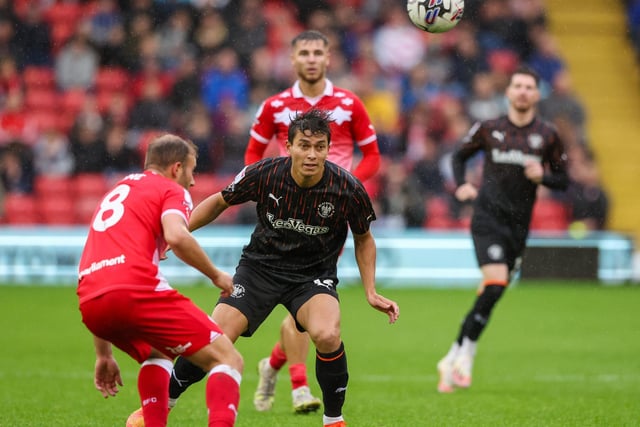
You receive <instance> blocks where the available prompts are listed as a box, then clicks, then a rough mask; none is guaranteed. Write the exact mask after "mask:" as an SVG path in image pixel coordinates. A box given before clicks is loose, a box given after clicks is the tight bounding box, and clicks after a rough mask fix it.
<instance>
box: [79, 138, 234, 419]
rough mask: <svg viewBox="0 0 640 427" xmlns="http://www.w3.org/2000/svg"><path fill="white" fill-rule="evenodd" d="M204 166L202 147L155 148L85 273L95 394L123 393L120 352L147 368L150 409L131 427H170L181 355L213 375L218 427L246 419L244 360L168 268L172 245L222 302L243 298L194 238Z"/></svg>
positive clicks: (100, 233) (144, 387)
mask: <svg viewBox="0 0 640 427" xmlns="http://www.w3.org/2000/svg"><path fill="white" fill-rule="evenodd" d="M195 166H196V148H195V145H193V144H192V143H190V142H188V141H185V140H183V139H181V138H179V137H177V136H174V135H169V134H167V135H163V136H160V137H158V138H157V139H156V140H154V141H153V142H152V143H151V144H150V145H149V148H148V150H147V155H146V160H145V170H144V172H143V173H136V174H131V175H128V176H127V177H125V178H124V179H122V180H121V181H120V182H118V184H117V185H116V186H115V187H114V188H113V189H112V190H111V191H110V192H109V193H107V194H106V195H105V196H104V198H103V199H102V201H101V203H100V206H99V207H98V208H97V209H96V212H95V213H94V215H93V218H92V222H91V224H90V228H89V234H88V237H87V241H86V244H85V247H84V250H83V252H82V257H81V260H80V265H79V279H78V288H77V294H78V297H79V302H80V312H81V313H82V321H83V323H84V324H85V325H86V327H87V328H88V329H89V330H90V331H91V332H92V333H93V335H94V345H95V351H96V365H95V379H94V383H95V386H96V388H97V389H98V390H99V391H100V392H101V393H102V395H103V396H104V397H105V398H106V397H108V396H115V395H116V393H117V392H118V386H122V379H121V376H120V369H119V367H118V364H117V362H116V360H115V359H114V357H113V353H112V346H116V347H118V348H119V349H120V350H122V351H124V352H125V353H127V354H129V355H130V356H131V357H132V358H134V359H135V360H136V361H138V363H140V364H141V368H140V372H139V375H138V390H139V394H140V401H141V403H142V409H140V410H138V411H136V412H134V414H132V416H131V417H130V421H132V422H133V421H134V420H135V421H137V422H138V423H140V424H144V425H146V426H147V427H153V426H165V425H166V424H167V417H168V407H169V405H168V403H169V395H168V389H169V377H170V374H171V370H172V368H173V360H174V359H175V358H176V357H177V356H178V355H180V356H183V357H185V358H186V359H188V360H190V361H191V362H193V363H194V364H196V365H197V366H199V367H200V368H201V369H203V370H204V371H206V372H208V374H209V378H208V381H207V385H206V404H207V409H208V413H209V426H219V427H222V426H233V425H234V424H235V419H236V415H237V407H238V402H239V387H240V380H241V372H242V364H243V361H242V356H241V355H240V353H239V352H238V351H237V350H236V349H235V347H234V346H233V344H232V342H231V341H230V340H229V338H228V337H227V336H226V335H224V334H223V332H222V330H221V329H220V327H219V326H218V325H217V324H216V323H214V322H213V320H212V319H211V318H210V317H209V316H208V315H207V314H206V313H204V312H203V311H202V310H200V309H199V308H198V307H197V306H196V305H195V304H194V303H193V302H192V301H191V300H189V299H188V298H186V297H185V296H183V295H182V294H180V293H179V292H177V291H176V290H174V289H172V288H171V286H170V285H169V283H168V282H167V280H166V279H165V277H164V276H163V275H162V273H161V272H160V270H159V268H158V263H159V260H160V258H161V254H162V253H163V251H164V250H165V249H166V248H167V245H170V246H171V249H172V250H173V252H174V253H175V254H176V256H177V257H178V258H180V259H181V260H182V261H184V262H185V263H187V264H189V265H190V266H192V267H194V268H196V269H197V270H199V271H200V272H202V273H203V274H204V275H205V276H207V277H208V278H209V279H210V280H211V282H212V283H213V284H214V285H216V286H217V287H219V288H220V289H222V292H221V295H222V296H229V295H231V293H232V292H233V281H232V279H231V276H230V275H229V274H227V273H225V272H223V271H221V270H219V269H218V268H216V267H215V266H214V265H213V263H212V262H211V260H210V259H209V257H208V256H207V255H206V253H205V252H204V250H203V249H202V248H201V247H200V245H199V244H198V242H197V241H196V240H195V239H194V238H193V236H192V235H191V233H190V232H189V228H188V227H189V225H188V224H189V216H190V215H191V210H192V208H193V204H192V202H191V197H190V195H189V192H188V189H189V187H191V186H192V185H194V179H193V170H194V168H195ZM127 425H129V424H127Z"/></svg>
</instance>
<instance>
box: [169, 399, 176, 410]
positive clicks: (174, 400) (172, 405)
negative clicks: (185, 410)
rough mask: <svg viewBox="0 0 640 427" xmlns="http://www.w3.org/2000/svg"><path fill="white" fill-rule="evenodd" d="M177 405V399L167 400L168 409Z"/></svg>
mask: <svg viewBox="0 0 640 427" xmlns="http://www.w3.org/2000/svg"><path fill="white" fill-rule="evenodd" d="M177 403H178V399H172V398H169V409H171V408H173V407H174V406H176V404H177Z"/></svg>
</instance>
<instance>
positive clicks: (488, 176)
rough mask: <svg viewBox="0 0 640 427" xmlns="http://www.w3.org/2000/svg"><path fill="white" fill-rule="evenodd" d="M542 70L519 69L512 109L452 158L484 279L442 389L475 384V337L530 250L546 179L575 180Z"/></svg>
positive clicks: (447, 363)
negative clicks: (549, 112) (478, 170)
mask: <svg viewBox="0 0 640 427" xmlns="http://www.w3.org/2000/svg"><path fill="white" fill-rule="evenodd" d="M538 84H539V77H538V75H537V74H536V73H535V72H534V71H532V70H530V69H527V68H519V69H518V70H516V71H515V72H514V73H513V74H512V75H511V78H510V81H509V85H508V87H507V89H506V97H507V100H508V103H509V107H508V112H507V115H506V116H504V117H500V118H498V119H495V120H488V121H485V122H482V123H476V124H475V125H473V126H472V128H471V129H470V130H469V133H468V134H467V136H466V137H465V139H464V140H463V143H462V144H461V146H460V147H459V149H458V150H457V151H456V152H455V153H454V156H453V160H452V162H453V171H454V176H455V179H456V183H457V185H458V187H457V189H456V192H455V196H456V198H457V199H458V200H460V201H465V200H474V205H473V206H474V208H473V209H474V211H473V217H472V219H471V235H472V238H473V244H474V248H475V253H476V258H477V260H478V265H479V266H480V270H481V272H482V283H481V285H480V288H479V290H478V293H477V297H476V299H475V303H474V305H473V307H472V308H471V310H470V311H469V313H468V314H467V316H466V317H465V319H464V321H463V323H462V326H461V328H460V332H459V334H458V337H457V340H456V341H455V342H454V343H453V345H452V346H451V348H450V350H449V352H448V353H447V354H446V355H445V357H444V358H442V359H441V360H440V361H439V362H438V373H439V375H440V379H439V383H438V391H440V392H442V393H449V392H452V391H453V390H454V387H462V388H466V387H469V386H470V385H471V370H472V367H473V360H474V356H475V353H476V343H477V341H478V338H479V337H480V334H481V333H482V331H483V330H484V328H485V327H486V325H487V322H488V320H489V317H490V315H491V310H492V309H493V308H494V307H495V305H496V303H497V302H498V300H499V299H500V297H501V296H502V293H503V292H504V290H505V288H506V287H507V285H508V284H509V282H510V280H511V278H512V277H513V274H514V273H515V271H517V269H518V267H519V264H520V258H521V255H522V253H523V251H524V249H525V243H526V239H527V235H528V234H529V223H530V220H531V214H532V211H533V204H534V202H535V199H536V190H537V188H538V185H539V184H542V185H545V186H547V187H549V188H552V189H556V190H564V189H566V188H567V185H568V181H569V179H568V177H567V172H566V160H567V159H566V154H565V151H564V147H563V144H562V141H561V140H560V139H559V137H558V134H557V132H556V131H555V129H554V128H553V126H551V125H550V124H549V123H546V122H545V121H543V120H541V119H540V118H539V117H537V116H536V105H537V102H538V100H539V98H540V92H539V89H538ZM479 151H482V152H483V154H484V165H483V177H482V184H481V186H480V188H479V189H477V188H476V187H475V186H474V185H473V184H471V183H468V182H465V162H466V160H467V159H469V158H470V157H472V156H473V155H474V154H476V153H477V152H479Z"/></svg>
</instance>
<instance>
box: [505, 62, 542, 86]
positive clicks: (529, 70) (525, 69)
mask: <svg viewBox="0 0 640 427" xmlns="http://www.w3.org/2000/svg"><path fill="white" fill-rule="evenodd" d="M516 74H524V75H527V76H531V77H533V79H534V80H535V82H536V86H540V74H538V72H537V71H536V70H534V69H533V68H531V67H527V66H526V65H521V66H519V67H518V68H516V70H515V71H514V72H513V73H511V78H510V79H509V83H511V79H513V76H515V75H516Z"/></svg>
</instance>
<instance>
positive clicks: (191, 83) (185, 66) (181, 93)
mask: <svg viewBox="0 0 640 427" xmlns="http://www.w3.org/2000/svg"><path fill="white" fill-rule="evenodd" d="M174 77H175V81H174V84H173V86H172V87H171V91H170V93H169V98H168V99H169V103H170V104H171V108H172V110H173V112H174V116H175V115H177V116H179V117H180V118H179V119H178V120H177V123H178V126H180V125H181V124H183V123H184V122H185V120H186V117H184V116H185V115H186V114H188V113H189V112H190V111H191V109H192V106H193V104H196V103H198V102H199V101H200V93H201V91H202V88H201V84H200V69H199V62H198V58H197V57H196V55H195V52H193V51H192V50H184V51H183V52H182V53H181V55H180V60H179V63H178V65H177V68H176V70H175V76H174Z"/></svg>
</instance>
